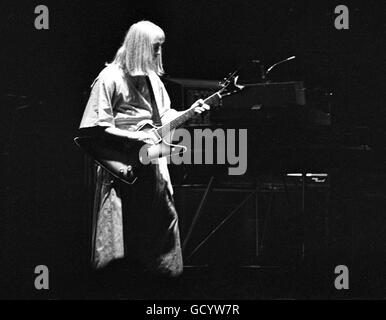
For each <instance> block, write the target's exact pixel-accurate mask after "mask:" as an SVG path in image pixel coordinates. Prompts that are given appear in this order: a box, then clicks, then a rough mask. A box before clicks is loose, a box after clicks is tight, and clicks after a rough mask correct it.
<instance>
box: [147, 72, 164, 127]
mask: <svg viewBox="0 0 386 320" xmlns="http://www.w3.org/2000/svg"><path fill="white" fill-rule="evenodd" d="M146 84H147V87H148V89H149V95H150V104H151V108H152V111H153V112H152V115H151V119H152V120H153V124H154V125H155V126H161V125H162V122H161V117H160V115H159V111H158V107H157V103H156V101H155V97H154V91H153V87H152V86H151V82H150V79H149V76H146Z"/></svg>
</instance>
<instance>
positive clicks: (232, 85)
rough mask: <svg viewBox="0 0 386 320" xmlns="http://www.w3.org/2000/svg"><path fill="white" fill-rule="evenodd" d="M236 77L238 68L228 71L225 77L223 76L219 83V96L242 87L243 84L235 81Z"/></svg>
mask: <svg viewBox="0 0 386 320" xmlns="http://www.w3.org/2000/svg"><path fill="white" fill-rule="evenodd" d="M238 79H239V75H238V70H236V71H234V72H232V73H230V74H229V75H228V77H227V78H224V80H223V81H221V82H220V83H219V84H220V86H221V89H220V90H219V92H218V93H219V94H220V95H221V97H225V96H229V95H231V94H234V93H237V92H239V91H241V90H243V89H244V86H242V85H240V84H238V83H237V80H238Z"/></svg>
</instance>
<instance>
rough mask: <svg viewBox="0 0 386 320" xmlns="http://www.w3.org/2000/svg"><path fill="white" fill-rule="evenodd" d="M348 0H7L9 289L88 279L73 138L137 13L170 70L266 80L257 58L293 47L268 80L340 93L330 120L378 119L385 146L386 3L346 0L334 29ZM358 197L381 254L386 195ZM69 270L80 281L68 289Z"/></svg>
mask: <svg viewBox="0 0 386 320" xmlns="http://www.w3.org/2000/svg"><path fill="white" fill-rule="evenodd" d="M341 2H342V1H280V2H276V1H258V0H253V1H224V0H223V1H218V0H213V1H181V0H167V1H158V2H156V3H150V2H147V1H43V2H40V1H39V2H38V1H2V2H1V5H0V15H1V23H0V24H1V34H2V46H1V47H2V48H1V53H2V58H1V64H0V67H1V74H2V76H3V77H2V78H3V85H2V86H1V90H2V102H1V108H2V110H3V112H2V119H1V121H2V123H1V127H2V132H1V133H2V137H1V140H2V143H1V144H2V149H3V150H5V151H4V152H3V153H2V159H1V161H2V171H1V172H2V177H1V190H2V192H1V196H2V199H1V205H2V211H1V212H2V214H1V217H0V219H1V223H0V228H1V232H0V237H1V244H2V245H1V248H0V253H1V257H0V259H1V263H0V264H1V266H2V268H3V269H4V270H3V271H2V272H1V276H2V281H3V282H4V286H1V287H2V288H6V289H5V291H4V293H3V294H4V297H23V298H44V297H52V298H57V297H63V296H66V297H71V296H74V297H75V296H78V294H79V290H81V289H79V288H82V284H81V283H82V279H83V278H84V275H85V274H87V265H88V257H89V243H90V239H89V236H90V221H91V220H90V219H91V217H90V212H89V211H88V203H87V202H88V201H89V192H88V191H87V189H86V188H85V181H84V158H83V155H82V153H81V152H80V151H79V150H78V149H77V148H76V146H75V145H74V143H73V140H72V139H73V137H74V136H76V133H77V128H78V125H79V122H80V119H81V116H82V113H83V109H84V106H85V103H86V100H87V97H88V93H89V86H90V84H91V83H92V81H93V79H94V78H95V77H96V76H97V74H98V73H99V71H100V70H101V69H102V68H103V66H104V63H105V62H107V61H110V60H111V59H112V58H113V56H114V54H115V52H116V50H117V48H118V47H119V46H120V44H121V41H122V39H123V37H124V34H125V32H126V30H127V29H128V27H129V26H130V25H131V24H132V23H134V22H136V21H138V20H141V19H147V20H151V21H153V22H155V23H156V24H158V25H160V26H161V27H162V28H163V29H164V31H165V33H166V42H165V47H164V52H163V56H164V64H165V69H166V72H167V74H168V76H170V77H177V78H178V77H179V78H196V79H212V80H216V79H221V78H223V77H224V76H226V75H227V74H228V73H229V72H231V71H233V70H234V69H235V68H237V67H238V66H240V65H244V64H245V65H246V68H245V71H244V74H243V76H244V80H245V81H247V80H248V81H256V82H258V81H259V80H260V79H259V69H258V67H257V65H254V64H252V63H250V60H251V59H259V60H261V61H263V62H264V63H265V65H266V66H267V67H268V66H269V65H271V64H273V63H275V62H277V61H279V60H281V59H284V58H286V57H288V56H291V55H296V57H297V58H296V60H293V61H291V62H289V63H288V64H286V65H282V66H281V67H280V68H278V69H277V70H276V71H274V72H272V79H273V80H277V81H286V80H300V81H304V84H305V86H306V88H309V89H314V88H323V89H325V90H329V91H332V92H333V93H334V96H333V119H334V125H339V126H343V127H346V126H356V127H358V126H368V127H370V128H372V130H373V131H372V132H374V133H375V134H374V135H375V140H374V141H376V142H377V143H378V144H382V143H383V141H384V140H383V138H382V136H381V133H382V132H383V131H382V127H383V126H384V120H385V108H384V103H385V101H384V99H383V93H384V91H385V88H384V77H383V76H384V70H385V69H384V61H385V59H384V57H385V51H384V39H385V34H384V31H385V29H386V28H385V27H386V25H385V16H384V10H382V9H384V8H382V3H383V2H382V1H366V2H365V1H362V2H355V3H354V2H350V1H343V4H345V5H347V6H348V8H349V10H350V11H349V12H350V29H349V30H336V29H335V28H334V19H335V17H336V14H334V8H335V6H336V5H339V4H342V3H341ZM39 4H45V5H47V6H48V8H49V19H50V20H49V22H50V25H49V30H36V29H35V28H34V19H35V16H36V15H35V14H34V8H35V7H36V6H37V5H39ZM241 80H243V79H241ZM14 96H16V97H14ZM20 96H25V98H23V97H20ZM23 106H25V107H23ZM377 133H379V135H378V134H377ZM383 197H384V193H383ZM353 206H355V205H353ZM361 206H362V209H363V211H361V212H363V213H366V214H369V216H370V217H371V219H366V218H365V217H364V216H360V217H361V218H359V222H358V226H357V227H358V228H359V230H360V231H359V232H358V234H361V237H362V238H361V239H360V240H358V239H356V240H355V239H354V240H355V241H357V242H356V243H358V242H360V243H361V244H363V243H370V244H369V247H372V248H375V249H374V250H375V251H376V252H380V253H383V254H385V253H386V250H385V245H384V243H385V241H386V237H385V236H384V235H385V234H386V233H385V232H384V231H386V230H385V228H386V227H385V223H386V217H385V216H384V201H383V198H382V196H381V197H378V198H376V199H370V200H368V201H367V200H366V201H362V202H361ZM374 219H375V220H374ZM360 226H363V229H362V228H361V227H360ZM361 230H365V233H362V232H361ZM354 240H353V242H352V243H355V241H354ZM366 241H367V242H366ZM365 247H366V245H365ZM366 248H367V247H366ZM377 254H378V253H377ZM39 264H44V265H47V266H49V268H50V272H51V275H52V278H51V287H52V290H50V291H49V292H48V293H47V292H37V291H36V290H34V289H33V281H34V277H35V275H34V273H33V270H34V267H35V266H36V265H39ZM63 279H70V280H69V281H70V282H72V283H77V284H78V286H74V287H73V289H71V286H69V288H70V289H68V292H66V293H65V294H64V293H63V290H62V289H61V288H63V286H62V285H63V282H66V281H67V280H63ZM75 288H76V289H75ZM71 290H72V291H71Z"/></svg>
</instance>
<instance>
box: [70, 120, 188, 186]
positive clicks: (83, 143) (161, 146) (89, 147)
mask: <svg viewBox="0 0 386 320" xmlns="http://www.w3.org/2000/svg"><path fill="white" fill-rule="evenodd" d="M155 129H157V127H155V126H153V125H152V124H151V123H148V122H144V123H143V124H142V125H140V126H139V128H138V130H137V131H152V130H153V131H154V130H155ZM172 135H173V132H170V133H169V134H168V135H166V136H164V137H163V138H162V139H161V138H160V139H159V140H158V141H157V143H156V144H145V143H142V142H137V141H133V142H128V141H127V140H126V141H125V140H124V139H120V138H112V137H109V136H107V135H98V136H82V137H76V138H75V139H74V141H75V143H76V144H77V145H78V146H79V147H80V148H81V149H82V150H83V151H84V152H85V153H86V154H88V155H89V156H90V157H91V158H92V159H93V160H94V161H95V162H96V163H98V164H99V165H100V166H101V167H102V168H104V169H105V170H107V171H108V172H109V173H110V174H112V175H113V176H114V177H116V178H118V179H120V180H121V181H123V182H125V183H127V184H133V183H134V182H135V181H136V180H137V179H138V177H140V176H141V172H142V171H143V170H144V169H145V166H146V165H148V164H150V163H154V160H156V159H158V158H162V157H168V156H172V155H173V154H178V153H181V152H185V151H186V147H184V146H179V145H173V144H171V143H170V142H171V140H172Z"/></svg>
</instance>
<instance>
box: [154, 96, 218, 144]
mask: <svg viewBox="0 0 386 320" xmlns="http://www.w3.org/2000/svg"><path fill="white" fill-rule="evenodd" d="M220 99H221V94H220V91H218V92H215V93H214V94H212V95H211V96H209V97H208V98H206V99H204V102H205V103H206V104H208V105H213V104H214V103H217V102H218V101H220ZM195 108H196V107H190V108H189V109H188V110H186V111H184V112H183V113H181V114H180V115H179V116H178V117H177V118H175V119H173V120H172V121H170V122H169V123H166V124H164V125H163V126H161V127H159V128H158V129H157V130H156V131H157V133H158V134H159V135H160V136H161V137H163V136H165V135H166V134H167V133H169V132H170V131H172V130H174V129H177V128H178V127H180V126H182V125H183V124H184V123H185V122H186V121H188V120H189V119H191V118H193V117H194V116H195V115H196V113H195V111H194V109H195Z"/></svg>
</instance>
